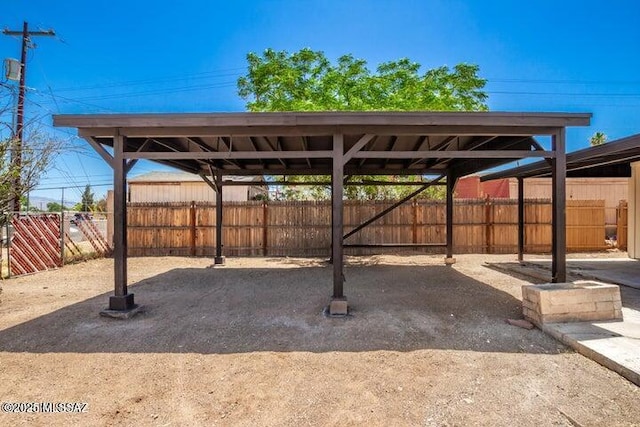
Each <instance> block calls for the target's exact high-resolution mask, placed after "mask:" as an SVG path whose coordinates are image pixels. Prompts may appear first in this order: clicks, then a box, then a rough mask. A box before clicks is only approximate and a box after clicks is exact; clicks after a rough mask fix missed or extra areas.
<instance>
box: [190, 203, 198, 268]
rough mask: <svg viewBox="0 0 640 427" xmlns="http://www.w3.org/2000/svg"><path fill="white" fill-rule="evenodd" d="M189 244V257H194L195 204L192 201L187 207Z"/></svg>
mask: <svg viewBox="0 0 640 427" xmlns="http://www.w3.org/2000/svg"><path fill="white" fill-rule="evenodd" d="M189 218H190V220H189V225H190V227H189V232H190V235H189V242H190V244H191V245H190V246H191V247H190V248H189V253H190V254H191V256H196V202H195V201H192V202H191V205H190V206H189Z"/></svg>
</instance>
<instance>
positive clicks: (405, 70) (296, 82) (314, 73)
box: [238, 48, 488, 200]
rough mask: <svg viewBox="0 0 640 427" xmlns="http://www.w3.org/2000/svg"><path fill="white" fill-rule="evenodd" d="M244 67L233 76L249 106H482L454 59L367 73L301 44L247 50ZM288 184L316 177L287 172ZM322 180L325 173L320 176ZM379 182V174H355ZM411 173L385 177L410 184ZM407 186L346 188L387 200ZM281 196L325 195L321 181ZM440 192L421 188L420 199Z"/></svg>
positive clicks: (358, 64) (359, 64)
mask: <svg viewBox="0 0 640 427" xmlns="http://www.w3.org/2000/svg"><path fill="white" fill-rule="evenodd" d="M247 63H248V69H247V73H246V75H245V76H243V77H240V78H239V79H238V93H239V95H240V96H241V97H242V98H243V99H245V100H246V102H247V103H246V107H247V109H248V110H249V111H486V110H487V109H488V107H487V104H486V100H487V94H486V93H485V92H484V90H483V89H484V86H485V84H486V80H485V79H483V78H481V77H479V76H478V72H479V67H478V66H477V65H474V64H466V63H461V64H457V65H455V66H454V67H453V68H449V67H447V66H442V67H437V68H432V69H429V70H426V71H424V72H422V71H421V69H422V67H421V65H420V64H419V63H417V62H413V61H411V60H410V59H408V58H401V59H398V60H396V61H389V62H383V63H381V64H380V65H378V66H377V67H376V69H375V71H374V72H372V71H371V70H370V69H369V68H368V65H367V61H365V60H363V59H357V58H355V57H354V56H353V55H343V56H341V57H339V58H338V59H337V61H336V62H335V63H332V62H331V61H330V60H329V59H328V58H327V57H326V55H325V54H324V52H322V51H314V50H311V49H308V48H305V49H302V50H300V51H298V52H294V53H289V52H287V51H276V50H273V49H267V50H265V51H264V52H263V54H262V55H259V54H256V53H249V54H248V55H247ZM290 179H291V180H292V181H293V180H295V181H298V182H301V181H302V182H304V181H306V180H309V181H319V180H322V179H323V178H322V177H316V176H314V177H291V178H290ZM324 179H326V178H324ZM355 179H361V180H380V179H383V178H381V177H377V178H374V177H357V178H354V180H355ZM417 179H420V178H419V177H418V178H416V177H387V179H386V180H396V181H410V180H417ZM412 191H413V187H401V186H398V187H396V186H386V187H383V186H365V187H346V188H345V195H346V197H347V198H355V199H369V200H371V199H373V200H380V199H395V198H399V197H402V196H404V195H405V194H409V193H410V192H412ZM282 194H283V195H284V197H285V198H301V197H303V196H308V197H314V198H316V199H318V198H326V197H327V195H328V192H327V189H326V187H324V186H320V187H317V188H311V189H304V188H300V187H292V188H288V189H286V190H284V191H283V193H282ZM443 194H444V193H443V192H442V191H438V189H433V188H432V189H429V190H428V192H426V194H425V196H426V197H437V198H441V197H442V195H443Z"/></svg>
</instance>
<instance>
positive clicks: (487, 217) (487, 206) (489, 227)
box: [484, 196, 493, 254]
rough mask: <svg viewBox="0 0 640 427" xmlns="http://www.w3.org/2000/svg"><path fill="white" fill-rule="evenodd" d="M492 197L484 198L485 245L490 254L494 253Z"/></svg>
mask: <svg viewBox="0 0 640 427" xmlns="http://www.w3.org/2000/svg"><path fill="white" fill-rule="evenodd" d="M491 209H492V207H491V199H490V198H489V196H487V197H486V198H485V199H484V224H485V231H484V234H485V247H486V248H487V249H486V251H487V253H488V254H490V253H492V248H491V234H492V232H493V224H492V221H491Z"/></svg>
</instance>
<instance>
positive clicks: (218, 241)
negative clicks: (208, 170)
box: [214, 171, 224, 265]
mask: <svg viewBox="0 0 640 427" xmlns="http://www.w3.org/2000/svg"><path fill="white" fill-rule="evenodd" d="M215 180H216V182H215V184H216V256H215V258H214V264H215V265H223V264H224V256H223V255H222V246H223V242H222V173H221V172H220V171H218V172H216V177H215Z"/></svg>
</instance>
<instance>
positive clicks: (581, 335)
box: [542, 320, 640, 386]
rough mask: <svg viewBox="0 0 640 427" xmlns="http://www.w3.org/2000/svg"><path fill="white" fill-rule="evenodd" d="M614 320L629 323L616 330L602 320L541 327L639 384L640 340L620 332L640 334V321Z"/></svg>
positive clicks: (548, 324) (549, 324)
mask: <svg viewBox="0 0 640 427" xmlns="http://www.w3.org/2000/svg"><path fill="white" fill-rule="evenodd" d="M615 323H616V324H617V325H620V324H623V323H626V325H625V326H624V328H618V330H619V331H618V332H614V331H611V330H608V324H603V323H591V322H581V323H547V324H544V325H542V330H543V331H544V332H546V333H548V334H549V335H551V336H553V337H554V338H556V339H557V340H559V341H561V342H562V343H564V344H566V345H568V346H569V347H571V348H573V349H574V350H576V351H577V352H578V353H581V354H583V355H584V356H586V357H588V358H590V359H592V360H594V361H596V362H598V363H599V364H601V365H603V366H605V367H607V368H609V369H611V370H612V371H614V372H617V373H618V374H620V375H622V376H623V377H625V378H626V379H628V380H629V381H631V382H633V383H634V384H636V385H638V386H640V342H638V340H637V339H636V338H633V337H630V336H624V335H621V334H620V333H619V332H622V333H626V332H632V333H638V331H640V323H635V324H631V322H629V321H628V320H625V322H615ZM620 329H622V330H620Z"/></svg>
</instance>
